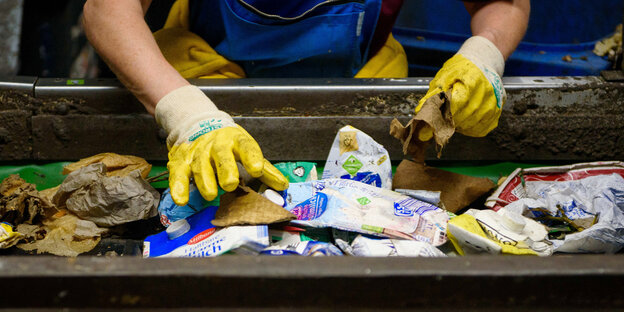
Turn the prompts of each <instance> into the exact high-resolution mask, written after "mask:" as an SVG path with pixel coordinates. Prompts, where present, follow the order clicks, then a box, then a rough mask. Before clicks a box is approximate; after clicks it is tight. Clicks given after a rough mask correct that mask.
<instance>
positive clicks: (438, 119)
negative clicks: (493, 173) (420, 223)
mask: <svg viewBox="0 0 624 312" xmlns="http://www.w3.org/2000/svg"><path fill="white" fill-rule="evenodd" d="M449 94H450V93H447V94H445V93H440V94H438V95H436V96H432V97H431V98H429V99H428V100H427V101H426V102H425V103H424V104H423V107H422V109H421V110H420V111H419V112H418V114H416V116H414V118H413V119H412V120H411V121H410V122H409V123H408V124H407V126H405V127H404V126H403V125H402V124H401V122H399V121H398V120H396V119H394V120H393V121H392V123H391V124H390V135H392V136H394V137H395V138H397V139H399V140H400V141H401V143H402V144H403V153H404V154H409V155H411V156H412V157H413V158H414V161H410V160H406V159H405V160H403V161H402V162H401V163H400V164H399V166H398V167H397V169H396V173H395V175H394V178H393V179H392V187H393V188H395V189H411V190H426V191H440V192H441V194H440V200H441V201H442V204H443V205H444V208H445V209H446V210H448V211H451V212H457V211H459V210H461V209H463V208H465V207H467V206H468V205H469V204H470V203H472V202H473V201H475V200H476V199H477V198H479V197H481V196H483V195H484V194H485V193H487V192H489V191H491V190H492V188H494V186H495V184H494V182H492V181H490V179H487V178H475V177H471V176H467V175H463V174H458V173H453V172H449V171H444V170H441V169H437V168H433V167H429V166H427V165H425V152H426V147H427V144H428V142H422V141H420V140H419V139H418V132H419V131H420V129H422V127H425V126H430V127H431V128H432V129H433V138H434V140H435V142H436V145H437V150H438V157H440V154H441V152H442V148H443V147H444V146H445V145H446V143H448V141H449V139H450V138H451V137H452V136H453V134H454V133H455V125H454V123H453V118H452V116H451V112H450V107H449V106H450V105H448V102H449V97H448V95H449Z"/></svg>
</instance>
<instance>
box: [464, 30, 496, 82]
mask: <svg viewBox="0 0 624 312" xmlns="http://www.w3.org/2000/svg"><path fill="white" fill-rule="evenodd" d="M457 53H458V54H461V55H463V56H464V57H465V58H467V59H469V60H470V61H471V62H473V63H474V64H475V65H477V67H479V68H481V69H482V70H483V69H485V68H487V69H488V70H492V71H494V72H495V73H496V74H498V76H500V77H502V76H503V72H504V71H505V58H504V57H503V54H502V53H501V51H500V50H499V49H498V48H497V47H496V45H494V43H493V42H492V41H490V40H488V39H487V38H485V37H482V36H473V37H470V38H468V40H466V41H465V42H464V44H463V45H462V46H461V48H460V49H459V51H457Z"/></svg>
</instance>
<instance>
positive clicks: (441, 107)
mask: <svg viewBox="0 0 624 312" xmlns="http://www.w3.org/2000/svg"><path fill="white" fill-rule="evenodd" d="M449 102H450V92H448V93H444V92H441V93H438V94H437V95H434V96H432V97H430V98H429V99H427V100H426V101H425V103H424V104H423V106H422V108H421V109H420V111H419V112H418V114H416V116H414V118H412V120H410V121H409V122H408V123H407V125H406V126H405V127H404V126H403V125H402V124H401V122H400V121H398V120H396V119H394V120H392V123H391V124H390V135H392V136H393V137H395V138H397V139H399V140H401V143H403V154H410V155H412V156H414V159H417V158H416V157H419V158H420V157H422V161H424V160H425V159H424V153H422V154H421V153H420V152H419V151H421V150H424V149H425V147H426V142H422V141H420V140H419V139H418V133H419V131H420V129H422V128H423V127H427V126H428V127H431V128H432V129H433V138H434V140H435V142H436V145H437V146H436V148H437V151H438V157H440V155H441V153H442V148H443V147H444V146H445V145H446V143H448V141H449V139H450V138H451V137H452V136H453V134H454V133H455V123H454V122H453V116H452V115H451V108H450V104H449ZM418 161H420V159H418Z"/></svg>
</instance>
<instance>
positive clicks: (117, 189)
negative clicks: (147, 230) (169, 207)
mask: <svg viewBox="0 0 624 312" xmlns="http://www.w3.org/2000/svg"><path fill="white" fill-rule="evenodd" d="M106 173H107V169H106V165H105V164H104V163H94V164H91V165H88V166H86V167H83V168H81V169H78V170H77V171H74V172H72V173H70V174H69V175H68V176H67V178H65V181H63V183H62V184H61V186H60V188H59V189H58V191H57V192H56V194H54V197H53V198H52V201H53V203H54V204H55V205H56V206H57V207H59V208H65V207H66V208H67V209H68V210H69V211H71V212H73V213H75V214H76V215H77V216H78V217H79V218H81V219H84V220H89V221H93V222H94V223H96V224H97V225H99V226H105V227H107V226H113V225H118V224H122V223H126V222H131V221H136V220H140V219H147V218H149V217H153V216H155V215H156V214H157V213H158V211H157V208H158V202H159V200H160V195H159V193H158V191H156V190H155V189H154V188H153V187H152V186H150V185H149V183H147V182H146V181H145V180H144V179H143V178H142V177H141V173H140V171H139V170H135V171H132V172H130V174H129V175H128V176H125V177H118V176H106Z"/></svg>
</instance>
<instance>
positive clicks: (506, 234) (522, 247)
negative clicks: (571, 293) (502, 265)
mask: <svg viewBox="0 0 624 312" xmlns="http://www.w3.org/2000/svg"><path fill="white" fill-rule="evenodd" d="M447 234H448V238H449V240H450V241H451V242H452V243H453V245H454V246H455V249H456V250H457V252H458V253H459V254H460V255H465V254H476V253H482V252H486V253H491V254H500V253H504V254H514V255H539V256H550V255H551V254H552V253H553V247H552V244H551V243H550V242H549V241H548V232H547V231H546V228H545V227H544V226H543V225H542V224H540V223H538V222H536V221H534V220H531V219H529V218H527V217H524V216H522V215H520V214H517V213H514V212H511V211H506V210H499V211H493V210H477V209H469V210H468V211H466V212H465V213H464V214H462V215H459V216H457V217H455V218H453V219H451V220H450V221H449V223H448V233H447Z"/></svg>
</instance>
